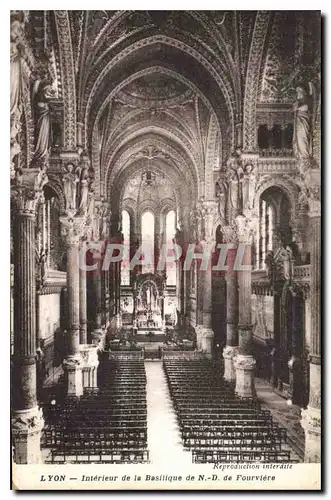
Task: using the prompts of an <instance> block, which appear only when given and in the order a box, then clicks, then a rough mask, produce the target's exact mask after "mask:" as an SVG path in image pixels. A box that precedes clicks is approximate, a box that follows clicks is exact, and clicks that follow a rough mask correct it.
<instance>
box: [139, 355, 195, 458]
mask: <svg viewBox="0 0 331 500" xmlns="http://www.w3.org/2000/svg"><path fill="white" fill-rule="evenodd" d="M145 370H146V378H147V386H146V392H147V436H148V449H149V452H150V461H151V463H152V464H156V465H158V464H164V465H165V464H167V465H169V464H174V463H175V464H181V465H185V464H187V465H191V464H192V458H191V453H190V452H189V451H185V450H184V448H183V446H182V443H181V438H180V430H179V427H178V424H177V420H176V413H175V410H174V408H173V405H172V401H171V398H170V394H169V389H168V385H167V380H166V377H165V374H164V371H163V367H162V361H149V362H148V361H146V362H145Z"/></svg>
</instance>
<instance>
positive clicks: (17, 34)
mask: <svg viewBox="0 0 331 500" xmlns="http://www.w3.org/2000/svg"><path fill="white" fill-rule="evenodd" d="M23 41H24V21H22V20H20V19H15V20H14V21H12V23H11V26H10V124H11V127H10V137H11V139H15V138H16V136H17V133H18V131H19V124H20V116H21V105H20V97H21V83H22V82H21V56H22V53H23V51H24V45H23Z"/></svg>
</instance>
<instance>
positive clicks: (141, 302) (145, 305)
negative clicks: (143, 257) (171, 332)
mask: <svg viewBox="0 0 331 500" xmlns="http://www.w3.org/2000/svg"><path fill="white" fill-rule="evenodd" d="M163 289H164V287H163V283H162V278H161V277H160V276H158V275H153V274H151V273H147V274H142V275H140V276H139V277H138V278H137V281H136V282H135V284H134V290H133V291H134V309H133V332H134V333H137V334H139V333H141V334H143V335H148V334H149V333H150V332H153V333H154V334H158V333H159V334H163V333H164V324H165V322H164V307H163V304H164V299H163Z"/></svg>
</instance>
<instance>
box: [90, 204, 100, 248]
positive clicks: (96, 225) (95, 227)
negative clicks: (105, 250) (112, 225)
mask: <svg viewBox="0 0 331 500" xmlns="http://www.w3.org/2000/svg"><path fill="white" fill-rule="evenodd" d="M100 215H101V214H100V207H96V208H95V210H94V216H93V220H92V234H93V239H94V240H98V239H99V237H100Z"/></svg>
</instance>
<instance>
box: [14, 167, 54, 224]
mask: <svg viewBox="0 0 331 500" xmlns="http://www.w3.org/2000/svg"><path fill="white" fill-rule="evenodd" d="M47 182H48V177H47V174H46V169H45V168H33V169H32V168H31V169H24V170H21V171H20V172H18V171H17V172H16V176H15V181H14V183H13V185H12V188H11V193H12V197H13V201H14V205H15V209H16V212H17V213H18V214H20V215H26V216H28V215H30V216H33V215H34V214H35V212H36V208H37V205H38V203H43V201H44V192H43V188H44V186H45V184H47Z"/></svg>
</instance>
